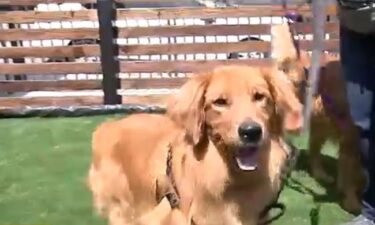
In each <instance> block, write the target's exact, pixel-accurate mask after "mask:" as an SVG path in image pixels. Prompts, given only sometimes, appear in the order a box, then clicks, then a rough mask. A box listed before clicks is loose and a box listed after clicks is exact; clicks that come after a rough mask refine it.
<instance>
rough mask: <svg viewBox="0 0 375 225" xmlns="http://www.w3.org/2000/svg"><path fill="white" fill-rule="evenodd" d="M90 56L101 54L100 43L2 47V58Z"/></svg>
mask: <svg viewBox="0 0 375 225" xmlns="http://www.w3.org/2000/svg"><path fill="white" fill-rule="evenodd" d="M89 56H100V48H99V45H76V46H56V47H5V48H0V58H21V57H73V58H74V57H89Z"/></svg>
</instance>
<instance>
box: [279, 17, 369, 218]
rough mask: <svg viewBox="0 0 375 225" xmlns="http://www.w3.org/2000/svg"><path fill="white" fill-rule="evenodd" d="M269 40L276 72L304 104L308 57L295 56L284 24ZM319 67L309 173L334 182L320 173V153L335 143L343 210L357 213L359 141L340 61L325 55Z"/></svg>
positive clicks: (360, 187) (360, 177)
mask: <svg viewBox="0 0 375 225" xmlns="http://www.w3.org/2000/svg"><path fill="white" fill-rule="evenodd" d="M272 38H273V41H272V48H273V58H275V59H276V61H278V63H277V64H278V66H279V69H280V70H282V71H284V73H282V74H286V75H288V79H289V80H290V81H291V82H292V83H293V84H294V88H295V92H296V93H297V95H298V96H299V97H300V100H301V102H303V101H304V97H305V92H306V88H307V81H308V77H307V76H308V75H307V74H306V72H304V71H306V68H309V67H310V56H309V55H308V54H307V53H306V52H302V51H301V52H299V53H300V55H299V56H298V54H297V53H298V52H297V49H296V47H295V46H294V43H293V36H292V35H291V32H290V30H289V27H288V25H287V24H284V26H279V27H277V28H275V29H273V33H272ZM321 63H322V68H321V72H320V82H319V87H318V93H317V94H316V96H315V98H314V102H313V111H312V118H311V132H310V142H309V160H310V170H311V173H312V175H313V176H314V177H315V178H316V179H318V180H322V181H324V182H327V183H332V182H334V178H333V177H332V175H329V174H328V173H327V172H326V171H325V170H324V169H323V165H322V157H321V150H322V147H323V145H324V143H325V142H326V141H327V140H332V141H336V142H337V143H338V145H339V152H338V156H339V157H338V177H337V187H338V190H339V192H340V193H341V194H343V200H342V206H343V208H344V209H346V210H348V211H349V212H353V213H356V212H358V211H359V210H360V200H359V199H360V198H359V196H360V194H361V193H362V190H363V187H364V186H363V185H364V176H363V174H362V169H361V163H360V156H359V150H358V147H357V146H358V142H359V137H358V134H357V129H356V128H355V126H354V123H353V121H352V120H351V117H350V113H349V107H348V102H347V99H346V93H345V91H346V90H345V83H344V80H343V78H342V76H341V71H340V70H341V68H340V62H339V58H338V57H337V56H334V55H332V54H325V55H324V56H323V57H322V60H321Z"/></svg>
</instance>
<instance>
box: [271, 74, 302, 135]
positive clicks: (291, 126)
mask: <svg viewBox="0 0 375 225" xmlns="http://www.w3.org/2000/svg"><path fill="white" fill-rule="evenodd" d="M281 73H282V72H281V71H279V70H277V69H271V70H264V74H265V78H266V80H267V82H268V84H269V88H270V91H271V94H272V97H273V99H274V101H275V105H276V112H277V114H279V115H280V116H281V118H282V123H283V129H284V130H285V131H292V132H294V131H299V130H300V129H301V128H302V124H303V111H302V110H303V106H302V104H301V102H300V101H299V99H298V98H297V95H296V93H295V92H294V90H293V85H292V83H291V82H290V81H289V80H288V79H287V78H286V76H285V74H281Z"/></svg>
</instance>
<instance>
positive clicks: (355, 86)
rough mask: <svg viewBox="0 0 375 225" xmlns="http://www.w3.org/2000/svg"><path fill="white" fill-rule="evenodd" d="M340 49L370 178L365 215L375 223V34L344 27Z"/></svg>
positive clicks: (365, 167)
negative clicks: (362, 32) (360, 32)
mask: <svg viewBox="0 0 375 225" xmlns="http://www.w3.org/2000/svg"><path fill="white" fill-rule="evenodd" d="M340 49H341V61H342V67H343V75H344V77H345V80H346V86H347V97H348V100H349V104H350V112H351V116H352V118H353V120H354V122H355V124H356V125H357V127H358V129H359V132H360V136H361V145H360V146H359V147H358V148H359V150H360V151H361V153H362V158H363V167H364V169H365V174H366V177H367V185H366V189H365V191H364V193H363V199H362V200H363V204H362V214H363V215H364V216H366V217H367V218H368V219H370V220H373V221H375V144H374V143H375V141H374V139H375V137H374V134H375V130H374V129H375V124H374V123H375V104H374V100H375V96H374V86H375V84H374V83H375V35H374V36H373V35H364V34H359V33H355V32H352V31H349V30H347V29H345V28H341V31H340Z"/></svg>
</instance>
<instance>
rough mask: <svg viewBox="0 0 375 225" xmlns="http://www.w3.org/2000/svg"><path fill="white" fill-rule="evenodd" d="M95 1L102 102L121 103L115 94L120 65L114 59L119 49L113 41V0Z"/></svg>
mask: <svg viewBox="0 0 375 225" xmlns="http://www.w3.org/2000/svg"><path fill="white" fill-rule="evenodd" d="M97 3H98V6H97V8H98V20H99V36H100V52H101V54H100V58H101V65H102V71H103V81H102V86H103V92H104V104H105V105H115V104H121V103H122V100H121V96H119V95H118V94H117V89H118V88H120V86H121V85H120V79H119V78H118V77H117V74H118V73H119V72H120V65H119V62H118V60H116V56H118V52H119V51H118V47H117V45H116V44H115V42H114V41H115V38H116V37H117V29H116V28H115V27H114V26H113V24H112V21H115V20H116V9H115V7H114V3H113V0H97Z"/></svg>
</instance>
